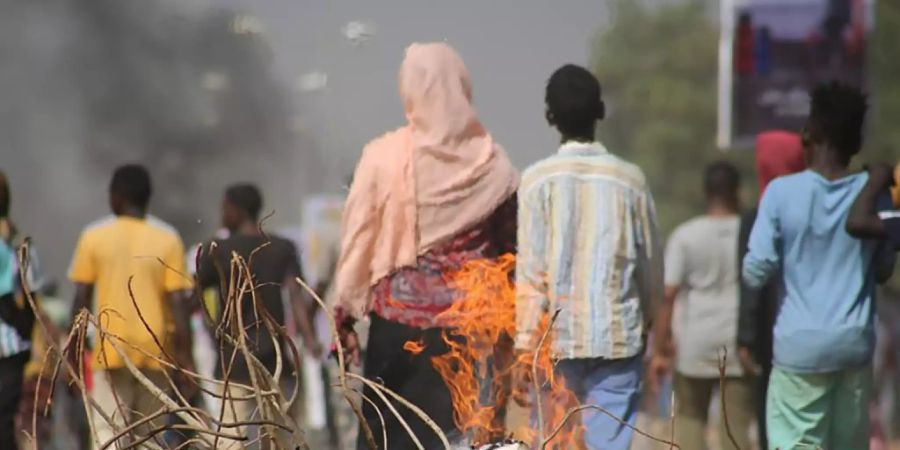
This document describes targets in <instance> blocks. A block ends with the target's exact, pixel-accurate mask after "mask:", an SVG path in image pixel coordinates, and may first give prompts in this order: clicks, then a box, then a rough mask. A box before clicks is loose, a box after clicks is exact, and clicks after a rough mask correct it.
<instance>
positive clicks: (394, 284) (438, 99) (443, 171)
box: [335, 43, 518, 450]
mask: <svg viewBox="0 0 900 450" xmlns="http://www.w3.org/2000/svg"><path fill="white" fill-rule="evenodd" d="M400 94H401V97H402V98H403V105H404V107H405V110H406V119H407V121H408V124H407V125H406V126H404V127H402V128H400V129H398V130H396V131H393V132H390V133H388V134H386V135H384V136H382V137H380V138H378V139H375V140H374V141H372V142H370V143H369V144H368V145H367V146H366V148H365V149H364V150H363V155H362V158H361V159H360V161H359V164H358V165H357V168H356V172H355V175H354V179H353V185H352V186H351V188H350V193H349V196H348V198H347V202H346V204H345V208H344V214H343V226H342V239H341V256H340V258H339V261H338V265H337V272H336V285H335V297H336V302H337V307H336V312H337V315H338V319H339V327H340V329H339V332H340V334H341V336H342V342H343V345H344V347H345V348H346V350H347V352H348V355H349V356H350V358H351V360H352V361H354V362H356V363H358V362H359V349H360V345H359V337H358V336H357V334H356V331H355V330H354V324H355V323H356V321H357V320H361V319H363V318H365V317H366V316H368V317H369V319H370V322H371V327H370V330H369V340H368V347H367V351H366V361H365V366H364V373H365V376H366V377H367V378H369V379H371V380H380V381H382V382H383V383H384V385H385V386H386V387H388V388H390V389H392V390H393V391H394V392H396V393H398V394H400V395H401V396H403V397H404V398H406V399H408V400H410V401H412V402H413V403H415V404H416V405H417V406H418V407H420V408H421V409H422V410H423V411H425V413H427V414H428V415H429V416H430V417H431V418H432V419H434V421H435V423H436V424H437V425H438V426H439V427H441V429H443V430H444V431H445V432H447V433H449V434H451V436H453V435H458V433H455V431H456V426H455V424H454V421H453V404H452V401H451V398H450V392H449V390H448V389H447V386H446V384H445V382H444V380H443V379H442V378H441V376H440V375H439V374H438V372H437V371H436V370H435V369H434V367H433V366H432V364H431V357H432V356H435V355H438V354H443V353H445V352H446V351H447V349H446V345H445V344H444V342H443V340H442V337H441V332H442V328H440V327H439V326H438V324H436V323H435V320H434V319H435V317H436V316H437V315H438V314H440V313H441V312H442V311H444V310H445V309H446V308H448V307H449V306H450V305H451V304H452V303H453V301H454V300H455V299H456V298H457V297H458V294H457V293H456V292H455V290H454V289H453V288H452V287H451V286H449V285H448V283H447V280H446V278H445V274H447V273H450V272H454V271H457V270H459V269H460V268H461V267H462V265H463V264H465V263H466V262H467V261H472V260H479V259H484V258H495V257H497V256H499V255H501V254H504V253H509V252H513V251H515V223H516V200H515V192H516V188H517V186H518V173H517V172H516V170H515V168H513V166H512V164H510V162H509V159H508V158H507V156H506V153H505V152H504V151H503V149H502V148H501V147H500V146H499V145H497V143H495V142H494V140H493V139H492V138H491V135H490V134H488V132H487V130H485V129H484V127H483V126H482V124H481V122H480V121H479V120H478V116H477V115H476V113H475V108H474V107H473V106H472V86H471V84H470V81H469V74H468V71H467V70H466V68H465V65H464V64H463V61H462V59H461V58H460V56H459V55H458V54H457V53H456V51H455V50H454V49H453V48H451V47H450V46H448V45H447V44H443V43H429V44H413V45H411V46H410V47H409V48H407V50H406V57H405V58H404V60H403V64H402V66H401V68H400ZM407 341H420V342H422V343H423V344H424V345H425V347H426V350H425V351H423V352H422V353H420V354H418V355H412V354H410V353H409V352H407V351H406V350H404V349H403V345H404V343H406V342H407ZM365 394H366V395H367V396H368V397H369V398H371V399H375V401H376V402H378V401H379V400H378V396H376V395H375V394H374V393H373V392H371V391H370V390H368V388H367V390H366V392H365ZM381 407H382V408H383V405H382V406H381ZM398 409H399V410H400V411H401V414H402V415H403V417H404V419H405V420H406V421H407V422H408V423H409V424H410V427H411V428H412V431H413V432H414V433H415V434H416V435H417V436H418V437H419V438H420V439H421V440H422V444H423V445H424V446H425V448H435V447H437V446H438V445H440V441H439V440H438V439H437V437H436V436H435V434H434V432H432V431H431V430H430V429H429V427H428V426H427V425H426V424H425V423H423V422H422V421H421V420H420V419H418V418H416V417H415V416H414V415H413V414H412V413H411V412H409V411H407V409H406V408H405V407H402V406H398ZM363 413H364V415H365V419H366V421H367V422H368V425H369V427H370V428H371V430H372V432H373V433H374V436H375V439H376V441H378V442H380V438H381V436H382V426H381V422H380V420H379V417H378V415H377V413H376V411H375V410H374V408H372V407H371V406H370V405H368V404H364V405H363ZM384 420H385V427H384V428H385V431H386V432H387V435H388V439H389V441H388V447H389V448H390V449H391V450H394V449H397V450H404V449H411V448H415V445H414V444H413V442H412V440H411V439H410V438H409V436H408V435H407V432H406V431H405V429H404V427H403V426H402V425H401V423H400V422H399V421H398V420H397V419H396V418H395V417H393V416H391V415H390V414H385V417H384ZM357 447H358V448H359V449H366V448H368V445H367V444H366V441H365V439H364V433H360V438H359V441H358V444H357Z"/></svg>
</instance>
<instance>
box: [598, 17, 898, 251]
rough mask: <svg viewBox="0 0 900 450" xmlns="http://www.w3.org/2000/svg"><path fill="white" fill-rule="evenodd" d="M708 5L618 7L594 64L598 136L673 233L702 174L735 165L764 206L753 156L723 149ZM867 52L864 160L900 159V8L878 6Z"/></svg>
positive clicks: (714, 27) (748, 191)
mask: <svg viewBox="0 0 900 450" xmlns="http://www.w3.org/2000/svg"><path fill="white" fill-rule="evenodd" d="M710 6H712V3H711V2H709V1H703V0H685V1H681V2H666V3H662V4H660V3H656V4H655V5H654V6H647V5H646V4H645V2H640V1H635V0H613V7H612V8H611V9H612V11H613V17H612V20H611V23H610V26H609V27H607V28H605V29H604V30H603V31H602V32H601V33H600V34H598V35H597V36H596V38H595V40H594V42H593V46H592V55H591V56H592V58H591V66H592V70H593V71H594V73H596V74H597V75H598V76H599V78H600V80H601V83H602V84H603V87H604V96H605V97H606V100H607V104H608V107H609V119H608V120H607V121H606V122H605V123H604V124H603V125H602V126H601V129H600V135H601V139H603V140H604V141H605V142H606V143H607V144H608V145H609V147H610V148H611V149H612V150H613V151H615V152H616V153H618V154H620V155H622V156H623V157H625V158H627V159H629V160H631V161H633V162H635V163H637V164H638V165H640V166H641V168H642V169H643V170H644V172H645V173H646V175H647V178H648V180H649V182H650V185H651V188H652V189H653V193H654V196H655V198H656V202H657V207H658V210H659V216H660V224H661V228H662V230H663V231H664V232H666V233H668V232H670V231H671V230H672V228H673V227H674V226H676V225H677V224H678V223H680V222H682V221H684V220H686V219H687V218H689V217H690V216H692V215H694V214H697V213H699V212H700V211H701V210H702V195H701V192H702V191H701V176H702V171H703V166H704V165H705V164H706V163H708V162H711V161H713V160H717V159H728V160H731V161H732V162H734V163H735V164H736V165H737V166H738V167H739V168H741V171H742V173H743V175H744V177H743V178H744V189H743V191H744V192H743V194H744V195H743V198H744V201H745V203H746V204H753V203H755V202H756V193H757V192H758V189H757V186H756V183H755V182H754V180H755V171H754V168H753V153H752V152H750V151H746V150H732V151H728V152H725V153H722V152H720V151H718V150H716V149H715V133H716V95H717V89H716V86H717V70H718V69H717V68H718V56H717V55H718V38H719V34H718V24H717V23H716V22H715V16H714V15H713V14H710ZM876 8H877V10H876V14H875V18H876V24H875V31H874V33H873V35H872V39H871V41H870V45H869V70H870V74H871V77H870V80H871V81H870V92H871V102H872V110H871V115H870V123H869V129H868V131H869V133H868V136H867V137H868V141H867V145H866V148H865V149H864V153H863V155H862V157H861V158H859V160H860V161H861V162H862V161H878V160H883V161H896V160H897V159H898V158H897V156H898V154H897V152H896V150H895V149H896V146H897V145H898V143H900V127H898V126H897V121H898V120H900V81H898V79H897V77H896V74H897V73H900V58H898V53H897V50H898V42H900V2H897V1H894V0H878V1H876Z"/></svg>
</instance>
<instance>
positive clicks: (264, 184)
mask: <svg viewBox="0 0 900 450" xmlns="http://www.w3.org/2000/svg"><path fill="white" fill-rule="evenodd" d="M605 11H606V9H605V7H604V2H601V1H598V0H568V1H566V2H546V1H540V0H496V1H491V2H475V1H468V0H465V1H460V2H443V1H437V0H429V1H422V2H410V1H402V0H379V1H376V2H372V1H364V0H353V1H338V2H335V1H324V0H321V1H309V0H292V1H287V0H215V1H214V0H157V1H153V2H147V1H139V0H28V1H17V0H0V55H2V57H3V59H4V63H3V64H2V66H0V95H2V99H3V101H2V102H0V168H2V169H3V170H4V171H6V172H8V174H9V178H10V179H11V182H12V188H13V218H14V219H15V220H16V221H17V222H18V224H19V227H20V228H21V229H22V230H24V231H25V232H26V233H27V234H29V235H31V236H33V237H34V238H35V241H36V242H37V244H38V246H39V248H40V250H41V254H42V256H43V259H44V262H45V265H47V266H48V269H49V272H50V273H51V275H53V276H54V277H56V278H58V279H61V278H63V277H64V275H65V268H66V265H67V263H68V259H69V257H70V255H71V252H72V249H73V246H74V242H75V240H76V238H77V235H78V233H79V231H80V230H81V229H82V228H83V227H84V225H85V224H87V223H89V222H90V221H91V220H93V219H95V218H97V217H99V216H101V215H103V214H106V213H107V207H106V193H105V190H106V184H107V182H108V178H109V175H110V172H111V170H112V169H113V168H114V167H115V166H117V165H120V164H122V163H125V162H140V163H143V164H146V165H147V166H148V167H149V168H150V169H151V172H152V174H153V177H154V182H155V193H154V198H153V200H152V205H151V209H152V212H153V213H154V214H156V215H158V216H160V217H161V218H163V219H164V220H166V221H168V222H170V223H172V224H173V225H175V226H176V227H177V228H178V229H179V230H180V231H181V233H182V235H183V236H184V238H185V240H186V241H187V242H194V241H196V240H199V239H203V238H204V237H206V236H208V235H210V234H211V233H212V231H213V230H214V229H215V226H216V224H217V222H218V220H217V211H218V204H219V200H220V196H221V192H222V189H223V188H224V187H225V186H226V185H227V184H229V183H232V182H237V181H253V182H256V183H258V184H259V185H260V186H261V188H262V189H263V191H264V193H265V196H266V203H267V205H266V206H267V208H266V209H267V210H274V211H276V215H275V217H274V218H273V224H274V225H277V224H287V223H296V222H297V221H298V220H299V218H300V204H301V202H302V200H303V197H304V196H305V195H308V194H313V193H317V192H339V190H340V187H341V185H342V182H343V179H344V178H345V177H346V175H347V174H349V173H350V172H351V171H352V169H353V165H354V163H355V161H356V158H357V157H358V156H359V153H360V149H361V148H362V146H363V145H364V144H365V143H366V142H367V141H368V140H369V139H371V138H372V137H374V136H377V135H378V134H380V133H382V132H384V131H386V130H388V129H391V128H393V127H396V126H398V125H400V124H402V122H403V115H402V109H401V107H400V103H399V100H398V98H397V93H396V72H397V67H398V66H399V63H400V60H401V58H402V55H403V49H404V48H405V47H406V45H408V44H409V43H410V42H413V41H430V40H447V41H448V42H449V43H451V44H452V45H454V46H455V47H456V48H457V49H458V50H459V51H460V53H461V54H462V55H463V58H464V59H465V60H466V63H467V65H468V66H469V70H470V72H471V75H472V79H473V84H474V87H475V103H476V105H477V107H478V109H479V112H480V115H481V117H482V120H483V121H484V122H485V124H486V125H487V127H488V129H490V130H491V132H492V133H493V134H494V136H495V137H496V138H497V140H498V141H500V142H501V143H502V144H503V145H504V146H505V147H506V148H507V150H508V151H509V153H510V155H511V157H512V158H513V160H514V162H515V163H516V164H517V165H518V166H519V167H520V168H524V167H525V166H526V165H527V164H529V163H531V162H533V161H535V160H536V159H538V158H540V157H542V156H544V155H546V154H548V153H549V152H552V151H553V149H554V147H555V142H554V141H555V136H554V135H553V133H552V131H551V130H549V129H548V128H547V127H546V124H545V123H544V122H543V101H542V97H543V92H542V89H543V84H544V82H545V80H546V78H547V76H548V75H549V74H550V72H551V71H552V70H553V69H554V68H556V67H557V66H559V65H561V64H563V63H567V62H575V63H584V62H586V61H587V59H588V57H589V40H590V37H591V36H592V35H593V34H594V33H595V32H596V31H597V29H598V27H600V26H601V25H602V24H603V23H604V21H605V20H606V19H607V18H606V17H605V16H604V15H605ZM351 21H360V22H362V23H363V24H366V25H367V26H370V27H372V28H373V29H374V33H373V34H372V35H371V36H368V40H365V41H363V42H351V40H349V39H348V38H347V37H346V36H345V35H344V34H343V33H342V27H344V26H345V25H347V23H349V22H351ZM309 74H323V75H325V78H324V79H323V80H321V81H325V80H327V81H326V82H325V84H324V85H321V86H316V87H314V88H303V83H302V80H304V79H305V78H304V76H307V78H308V76H309Z"/></svg>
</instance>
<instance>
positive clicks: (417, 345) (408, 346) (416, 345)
mask: <svg viewBox="0 0 900 450" xmlns="http://www.w3.org/2000/svg"><path fill="white" fill-rule="evenodd" d="M403 350H406V351H408V352H410V353H412V354H413V355H418V354H419V353H422V352H423V351H425V344H424V343H423V342H422V341H421V340H418V341H406V343H405V344H403Z"/></svg>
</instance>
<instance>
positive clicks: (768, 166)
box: [737, 131, 806, 449]
mask: <svg viewBox="0 0 900 450" xmlns="http://www.w3.org/2000/svg"><path fill="white" fill-rule="evenodd" d="M805 168H806V161H805V160H804V158H803V145H802V143H801V142H800V135H799V134H796V133H791V132H788V131H767V132H764V133H760V135H759V136H757V138H756V176H757V180H758V183H759V191H760V198H762V195H763V194H765V192H766V188H767V187H768V185H769V183H770V182H772V180H774V179H776V178H778V177H782V176H785V175H790V174H793V173H797V172H801V171H803V169H805ZM756 214H757V210H756V208H753V209H751V210H749V211H747V212H746V213H745V214H744V216H743V218H742V219H741V230H740V237H739V243H738V255H739V256H738V266H740V262H741V261H743V259H744V256H745V255H746V254H747V243H748V242H749V240H750V231H751V230H752V228H753V223H754V222H756ZM779 283H780V280H779V279H778V277H777V276H775V277H772V279H770V280H769V281H768V283H766V285H765V286H763V287H762V288H760V289H757V290H751V289H747V288H746V287H744V286H743V284H742V286H741V301H740V305H741V306H740V313H739V316H738V334H737V344H738V354H737V356H738V359H739V361H740V362H741V365H742V366H743V367H744V370H745V371H746V372H747V373H755V374H756V375H757V376H756V381H755V383H756V395H755V396H754V397H755V398H756V406H755V409H756V412H757V417H756V419H757V427H758V431H759V437H758V439H759V446H760V448H763V449H765V448H767V446H768V439H767V437H766V393H767V392H768V388H769V374H770V373H771V372H772V329H773V328H774V327H775V315H776V314H777V311H778V300H779V296H780V288H779Z"/></svg>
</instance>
